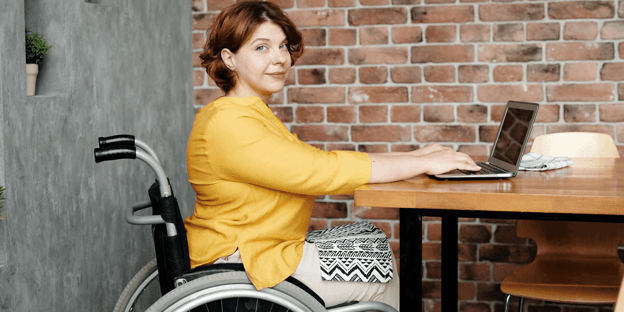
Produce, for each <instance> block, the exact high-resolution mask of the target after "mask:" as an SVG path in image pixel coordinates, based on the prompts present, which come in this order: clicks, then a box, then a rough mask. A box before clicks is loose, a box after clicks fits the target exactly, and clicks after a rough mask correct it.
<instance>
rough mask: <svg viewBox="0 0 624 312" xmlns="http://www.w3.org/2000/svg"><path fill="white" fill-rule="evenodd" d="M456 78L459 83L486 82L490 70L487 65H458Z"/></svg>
mask: <svg viewBox="0 0 624 312" xmlns="http://www.w3.org/2000/svg"><path fill="white" fill-rule="evenodd" d="M457 77H458V80H459V82H476V83H479V82H488V80H489V78H490V69H489V67H488V66H487V65H459V66H458V67H457Z"/></svg>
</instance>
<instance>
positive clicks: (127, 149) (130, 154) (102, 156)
mask: <svg viewBox="0 0 624 312" xmlns="http://www.w3.org/2000/svg"><path fill="white" fill-rule="evenodd" d="M136 153H137V151H136V147H135V146H129V145H125V146H111V147H104V148H102V147H100V148H95V149H94V150H93V154H94V156H95V162H96V163H100V162H103V161H110V160H117V159H136Z"/></svg>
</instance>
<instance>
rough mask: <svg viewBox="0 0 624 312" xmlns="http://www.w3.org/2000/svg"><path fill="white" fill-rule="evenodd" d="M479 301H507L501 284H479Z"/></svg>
mask: <svg viewBox="0 0 624 312" xmlns="http://www.w3.org/2000/svg"><path fill="white" fill-rule="evenodd" d="M477 300H478V301H505V296H504V294H503V293H502V292H501V290H500V285H499V284H491V283H478V284H477Z"/></svg>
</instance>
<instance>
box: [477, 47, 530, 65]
mask: <svg viewBox="0 0 624 312" xmlns="http://www.w3.org/2000/svg"><path fill="white" fill-rule="evenodd" d="M478 51H479V56H478V58H479V61H481V62H490V63H493V62H530V61H541V60H542V45H541V44H501V45H483V46H479V48H478Z"/></svg>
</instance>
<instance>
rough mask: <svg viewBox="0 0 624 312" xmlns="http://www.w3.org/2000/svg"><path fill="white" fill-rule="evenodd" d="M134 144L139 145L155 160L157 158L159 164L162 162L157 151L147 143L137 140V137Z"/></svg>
mask: <svg viewBox="0 0 624 312" xmlns="http://www.w3.org/2000/svg"><path fill="white" fill-rule="evenodd" d="M134 145H135V146H138V147H139V148H141V149H142V150H144V151H146V152H147V153H148V154H149V155H150V156H152V157H153V158H154V160H156V162H157V163H158V164H159V165H160V164H161V162H160V159H158V156H156V152H155V151H154V150H153V149H152V148H151V147H150V146H149V145H147V144H146V143H145V142H143V141H140V140H137V139H136V138H135V139H134Z"/></svg>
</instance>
